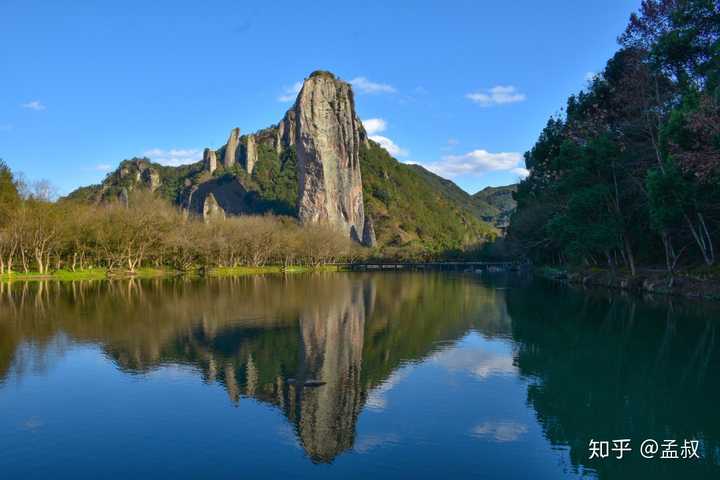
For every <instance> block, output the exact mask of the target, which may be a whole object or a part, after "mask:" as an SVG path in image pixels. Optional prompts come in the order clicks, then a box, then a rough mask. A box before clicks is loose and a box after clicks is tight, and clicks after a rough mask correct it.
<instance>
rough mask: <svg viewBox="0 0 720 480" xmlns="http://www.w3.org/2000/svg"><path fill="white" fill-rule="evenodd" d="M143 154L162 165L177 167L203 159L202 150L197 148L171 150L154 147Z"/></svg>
mask: <svg viewBox="0 0 720 480" xmlns="http://www.w3.org/2000/svg"><path fill="white" fill-rule="evenodd" d="M143 156H145V157H148V158H149V159H150V160H152V161H153V162H157V163H159V164H161V165H168V166H171V167H177V166H178V165H186V164H188V163H195V162H199V161H200V160H202V150H200V149H197V148H171V149H170V150H163V149H162V148H153V149H150V150H147V151H146V152H144V153H143Z"/></svg>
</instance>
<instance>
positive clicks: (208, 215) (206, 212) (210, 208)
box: [203, 193, 225, 222]
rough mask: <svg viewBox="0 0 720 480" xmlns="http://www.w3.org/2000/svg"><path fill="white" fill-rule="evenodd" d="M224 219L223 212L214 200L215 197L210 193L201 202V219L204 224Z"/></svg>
mask: <svg viewBox="0 0 720 480" xmlns="http://www.w3.org/2000/svg"><path fill="white" fill-rule="evenodd" d="M223 218H225V211H224V210H223V209H222V207H221V206H220V205H219V204H218V202H217V200H215V195H213V194H212V193H211V194H209V195H208V196H207V197H205V201H204V202H203V219H204V220H205V221H206V222H209V221H211V220H219V219H223Z"/></svg>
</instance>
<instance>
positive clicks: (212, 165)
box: [203, 148, 217, 173]
mask: <svg viewBox="0 0 720 480" xmlns="http://www.w3.org/2000/svg"><path fill="white" fill-rule="evenodd" d="M203 163H204V164H205V169H206V170H207V171H208V172H210V173H213V172H214V171H215V170H217V156H216V155H215V150H212V149H210V148H206V149H205V151H203Z"/></svg>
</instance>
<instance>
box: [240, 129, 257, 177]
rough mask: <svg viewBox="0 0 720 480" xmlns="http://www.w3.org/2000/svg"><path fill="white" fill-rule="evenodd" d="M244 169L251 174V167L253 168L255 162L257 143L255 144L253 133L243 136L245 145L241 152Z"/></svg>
mask: <svg viewBox="0 0 720 480" xmlns="http://www.w3.org/2000/svg"><path fill="white" fill-rule="evenodd" d="M243 153H244V154H243V157H244V162H245V164H244V165H243V166H244V167H245V171H246V172H248V173H249V174H251V175H252V172H253V169H254V168H255V162H257V145H256V144H255V135H248V136H247V137H245V145H244V152H243Z"/></svg>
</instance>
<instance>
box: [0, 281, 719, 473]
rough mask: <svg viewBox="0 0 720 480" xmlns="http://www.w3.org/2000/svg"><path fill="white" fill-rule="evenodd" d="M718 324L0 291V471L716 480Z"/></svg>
mask: <svg viewBox="0 0 720 480" xmlns="http://www.w3.org/2000/svg"><path fill="white" fill-rule="evenodd" d="M718 311H719V310H718V307H717V306H716V305H713V304H710V303H692V302H683V301H680V300H678V299H669V298H655V299H648V298H645V299H639V298H636V297H633V296H629V295H623V294H618V293H614V294H613V293H610V292H606V291H597V290H595V291H581V290H573V289H570V288H568V287H565V286H562V285H559V284H554V283H549V282H545V281H540V280H533V279H530V278H524V277H514V276H491V277H483V276H480V275H460V274H452V275H451V274H440V273H437V274H431V273H427V274H415V273H367V274H363V273H331V274H313V275H300V274H297V275H289V276H281V275H276V276H273V275H268V276H248V277H241V278H228V279H189V278H173V279H163V280H123V281H120V280H116V281H87V282H67V283H60V282H49V283H44V282H34V283H33V282H31V283H19V282H18V283H13V284H0V412H2V413H1V414H0V472H2V478H7V479H15V478H23V479H34V478H42V479H47V478H52V479H66V478H72V479H80V478H88V479H90V478H92V479H97V478H160V477H162V478H208V479H209V478H279V477H284V478H313V479H319V478H363V479H368V478H370V479H375V480H378V479H384V478H438V477H444V478H448V479H452V478H483V479H496V478H497V479H500V478H503V479H505V478H523V479H525V478H533V479H546V478H547V479H558V478H613V479H614V478H683V479H690V478H720V368H719V367H720V315H718ZM618 439H629V440H630V442H629V446H630V448H631V451H630V452H627V453H624V454H623V458H621V459H618V458H616V457H617V450H615V451H613V450H612V449H613V447H614V446H617V444H613V443H612V440H618ZM648 439H650V440H653V439H654V440H656V441H657V442H658V443H662V442H663V441H664V440H675V441H676V442H677V448H674V447H673V446H672V444H667V445H665V446H664V447H663V446H662V445H661V446H660V448H659V450H660V451H658V452H657V454H656V455H655V456H654V457H653V458H644V457H643V456H642V455H641V452H640V449H641V444H642V443H643V442H644V441H645V440H648ZM591 440H594V441H598V442H602V441H607V442H609V448H610V449H611V451H610V452H609V455H608V456H606V457H605V458H593V459H590V456H591V453H592V451H591V449H590V442H591ZM685 440H687V441H688V442H689V443H688V448H689V447H690V446H693V445H694V446H695V447H697V452H696V453H697V455H698V456H699V457H700V458H677V459H672V458H660V457H661V452H663V451H668V452H671V451H673V450H674V449H675V450H676V451H677V452H681V447H682V446H683V445H685V443H684V442H685ZM692 442H695V443H694V444H693V443H692ZM683 453H687V454H688V455H687V456H691V455H689V454H690V451H689V450H685V451H684V452H683Z"/></svg>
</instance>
